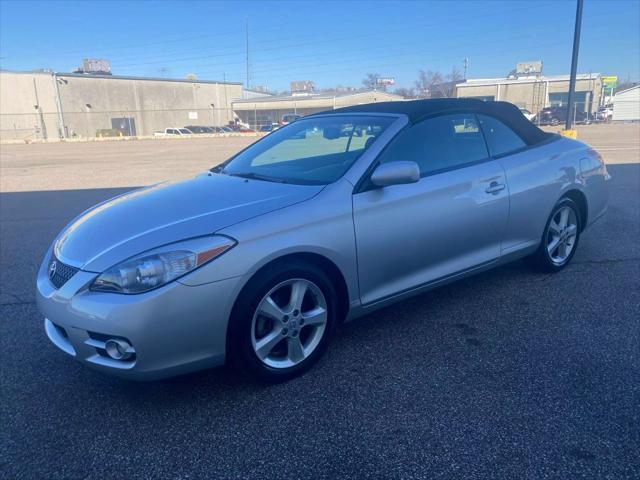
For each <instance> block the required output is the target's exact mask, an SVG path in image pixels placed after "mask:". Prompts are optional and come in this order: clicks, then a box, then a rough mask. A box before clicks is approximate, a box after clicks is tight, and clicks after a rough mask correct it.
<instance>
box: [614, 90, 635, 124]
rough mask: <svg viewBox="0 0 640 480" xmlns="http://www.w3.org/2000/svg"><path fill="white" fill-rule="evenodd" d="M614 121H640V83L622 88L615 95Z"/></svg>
mask: <svg viewBox="0 0 640 480" xmlns="http://www.w3.org/2000/svg"><path fill="white" fill-rule="evenodd" d="M613 121H614V122H637V121H640V85H636V86H635V87H631V88H628V89H626V90H621V91H619V92H617V93H616V94H615V95H614V96H613Z"/></svg>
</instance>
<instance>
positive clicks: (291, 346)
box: [251, 278, 328, 369]
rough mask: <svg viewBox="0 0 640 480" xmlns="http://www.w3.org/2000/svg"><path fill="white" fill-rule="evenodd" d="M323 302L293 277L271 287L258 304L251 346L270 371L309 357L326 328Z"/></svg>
mask: <svg viewBox="0 0 640 480" xmlns="http://www.w3.org/2000/svg"><path fill="white" fill-rule="evenodd" d="M327 321H328V312H327V301H326V299H325V296H324V294H323V293H322V290H321V289H320V288H319V287H318V286H317V285H316V284H315V283H313V282H311V281H309V280H306V279H303V278H294V279H290V280H286V281H284V282H281V283H279V284H278V285H276V286H275V287H273V288H272V289H271V290H270V291H269V292H268V293H267V294H266V295H265V296H264V297H263V298H262V300H260V302H259V303H258V306H257V308H256V311H255V312H254V315H253V320H252V323H251V345H252V346H253V351H254V352H255V354H256V356H257V357H258V358H259V359H260V360H261V361H262V362H263V363H264V364H265V365H267V366H269V367H271V368H277V369H282V368H289V367H293V366H295V365H297V364H299V363H301V362H302V361H304V360H305V359H306V358H308V357H309V355H311V354H312V353H313V352H314V351H315V349H316V348H317V347H318V345H319V344H320V341H321V340H322V336H323V334H324V332H325V329H326V327H327Z"/></svg>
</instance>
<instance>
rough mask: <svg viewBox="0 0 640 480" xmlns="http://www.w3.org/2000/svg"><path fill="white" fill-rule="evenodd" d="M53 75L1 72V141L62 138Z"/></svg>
mask: <svg viewBox="0 0 640 480" xmlns="http://www.w3.org/2000/svg"><path fill="white" fill-rule="evenodd" d="M57 112H58V109H57V107H56V100H55V90H54V82H53V76H52V75H51V74H48V73H29V74H24V73H12V72H0V139H22V138H25V139H47V138H58V137H59V133H58V126H59V121H58V113H57Z"/></svg>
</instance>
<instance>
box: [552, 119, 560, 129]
mask: <svg viewBox="0 0 640 480" xmlns="http://www.w3.org/2000/svg"><path fill="white" fill-rule="evenodd" d="M549 123H550V124H551V125H553V126H554V127H555V126H556V125H560V120H558V119H557V118H552V119H551V120H550V121H549Z"/></svg>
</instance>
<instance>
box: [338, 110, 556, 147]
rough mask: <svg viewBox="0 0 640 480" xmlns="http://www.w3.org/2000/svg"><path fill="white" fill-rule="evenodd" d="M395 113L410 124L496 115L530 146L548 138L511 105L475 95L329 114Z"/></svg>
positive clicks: (339, 111)
mask: <svg viewBox="0 0 640 480" xmlns="http://www.w3.org/2000/svg"><path fill="white" fill-rule="evenodd" d="M366 112H371V113H396V114H404V115H407V116H408V117H409V120H410V121H411V122H412V123H415V122H417V121H420V120H422V119H424V118H425V117H428V116H433V115H442V114H446V113H460V112H473V113H480V114H485V115H490V116H492V117H495V118H497V119H499V120H501V121H502V122H504V123H505V124H507V125H508V126H509V127H511V128H512V129H513V130H514V131H515V132H516V133H518V134H519V135H520V136H521V137H522V139H523V140H524V141H525V142H526V143H527V144H529V145H532V144H534V143H538V142H540V141H542V140H543V139H545V138H547V134H546V133H545V132H543V131H542V130H540V129H539V128H538V127H536V126H535V125H534V124H533V123H531V122H530V121H529V120H527V119H526V118H525V117H524V115H522V112H520V110H519V109H518V107H516V106H515V105H514V104H512V103H509V102H483V101H482V100H477V99H474V98H433V99H428V100H411V101H406V102H379V103H367V104H363V105H353V106H350V107H344V108H338V109H336V110H332V111H331V112H329V113H366Z"/></svg>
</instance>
